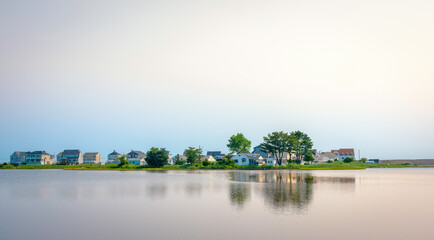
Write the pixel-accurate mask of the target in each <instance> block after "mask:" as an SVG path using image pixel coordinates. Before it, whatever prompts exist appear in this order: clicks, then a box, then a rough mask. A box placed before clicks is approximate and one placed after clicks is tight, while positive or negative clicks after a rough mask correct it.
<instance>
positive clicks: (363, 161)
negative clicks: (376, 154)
mask: <svg viewBox="0 0 434 240" xmlns="http://www.w3.org/2000/svg"><path fill="white" fill-rule="evenodd" d="M366 161H368V159H367V158H362V159H360V162H362V163H365V162H366Z"/></svg>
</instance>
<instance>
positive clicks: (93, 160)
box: [83, 152, 101, 164]
mask: <svg viewBox="0 0 434 240" xmlns="http://www.w3.org/2000/svg"><path fill="white" fill-rule="evenodd" d="M83 163H84V164H101V154H100V153H98V152H88V153H85V154H83Z"/></svg>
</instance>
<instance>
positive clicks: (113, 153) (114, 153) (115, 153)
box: [109, 150, 121, 156]
mask: <svg viewBox="0 0 434 240" xmlns="http://www.w3.org/2000/svg"><path fill="white" fill-rule="evenodd" d="M109 155H110V156H112V155H121V154H120V153H118V152H116V150H113V152H112V153H110V154H109Z"/></svg>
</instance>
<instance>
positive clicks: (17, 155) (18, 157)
mask: <svg viewBox="0 0 434 240" xmlns="http://www.w3.org/2000/svg"><path fill="white" fill-rule="evenodd" d="M25 161H26V152H18V151H17V152H14V153H13V154H12V155H11V157H10V164H12V165H15V166H19V165H21V164H23V163H25Z"/></svg>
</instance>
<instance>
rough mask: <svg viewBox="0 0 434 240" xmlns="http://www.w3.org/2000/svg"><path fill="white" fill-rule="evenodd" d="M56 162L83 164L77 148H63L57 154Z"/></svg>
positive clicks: (81, 155)
mask: <svg viewBox="0 0 434 240" xmlns="http://www.w3.org/2000/svg"><path fill="white" fill-rule="evenodd" d="M59 156H60V158H59ZM57 162H58V163H59V164H65V165H77V164H83V154H82V153H81V151H80V150H78V149H73V150H64V151H63V152H61V153H59V154H57Z"/></svg>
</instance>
